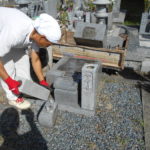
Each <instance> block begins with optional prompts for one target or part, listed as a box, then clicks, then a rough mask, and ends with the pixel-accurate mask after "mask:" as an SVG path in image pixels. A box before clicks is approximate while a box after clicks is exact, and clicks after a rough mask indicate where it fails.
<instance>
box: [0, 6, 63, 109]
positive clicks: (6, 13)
mask: <svg viewBox="0 0 150 150" xmlns="http://www.w3.org/2000/svg"><path fill="white" fill-rule="evenodd" d="M60 37H61V30H60V26H59V24H58V22H57V21H56V20H55V19H54V18H53V17H51V16H50V15H48V14H45V13H44V14H41V15H40V16H39V17H38V18H37V19H36V20H34V21H33V20H32V19H31V18H29V17H28V16H27V15H26V14H24V13H23V12H21V11H19V10H17V9H15V8H5V7H0V77H1V85H2V87H3V89H4V91H5V93H6V97H7V99H8V103H9V104H10V105H13V106H15V107H17V108H19V109H27V108H29V107H30V102H28V101H27V100H25V99H24V98H23V97H20V92H19V90H18V87H19V86H20V85H21V83H20V82H18V81H16V80H15V77H16V76H19V77H23V78H26V79H28V80H31V76H30V63H29V56H28V54H27V53H26V51H25V49H27V47H28V49H30V50H31V54H30V55H31V63H32V66H33V70H34V72H35V74H36V76H37V78H38V80H39V84H41V85H42V86H47V87H49V86H50V85H49V84H48V83H47V82H46V81H45V79H44V75H43V72H42V67H41V62H40V59H39V56H38V51H39V48H40V47H44V48H45V47H48V46H50V45H51V44H53V43H57V41H58V40H59V39H60Z"/></svg>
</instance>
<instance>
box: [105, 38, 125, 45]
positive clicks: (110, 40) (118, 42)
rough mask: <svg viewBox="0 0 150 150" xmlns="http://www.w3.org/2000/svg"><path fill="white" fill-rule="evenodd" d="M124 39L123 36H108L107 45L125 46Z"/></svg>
mask: <svg viewBox="0 0 150 150" xmlns="http://www.w3.org/2000/svg"><path fill="white" fill-rule="evenodd" d="M123 42H124V39H123V38H121V37H119V36H118V37H117V36H116V37H115V36H110V37H108V38H107V47H109V48H116V47H122V46H123Z"/></svg>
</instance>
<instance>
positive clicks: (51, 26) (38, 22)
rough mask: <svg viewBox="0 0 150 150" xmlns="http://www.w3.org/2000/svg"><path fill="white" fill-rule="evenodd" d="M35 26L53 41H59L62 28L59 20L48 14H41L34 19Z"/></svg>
mask: <svg viewBox="0 0 150 150" xmlns="http://www.w3.org/2000/svg"><path fill="white" fill-rule="evenodd" d="M33 26H34V28H35V29H36V31H37V32H38V33H39V34H41V35H44V36H45V37H46V39H47V40H48V41H50V42H52V43H57V42H58V40H59V39H60V38H61V30H60V26H59V24H58V22H57V20H56V19H54V18H53V17H52V16H50V15H48V14H45V13H43V14H40V16H39V17H38V18H36V19H35V20H34V22H33Z"/></svg>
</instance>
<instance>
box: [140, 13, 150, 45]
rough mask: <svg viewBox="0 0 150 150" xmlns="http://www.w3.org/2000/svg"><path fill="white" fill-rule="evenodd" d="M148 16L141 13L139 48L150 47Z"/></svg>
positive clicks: (149, 19) (149, 15) (149, 21)
mask: <svg viewBox="0 0 150 150" xmlns="http://www.w3.org/2000/svg"><path fill="white" fill-rule="evenodd" d="M149 17H150V14H149V13H147V12H146V13H143V14H142V19H141V25H140V31H139V33H140V34H139V43H140V46H144V47H150V18H149Z"/></svg>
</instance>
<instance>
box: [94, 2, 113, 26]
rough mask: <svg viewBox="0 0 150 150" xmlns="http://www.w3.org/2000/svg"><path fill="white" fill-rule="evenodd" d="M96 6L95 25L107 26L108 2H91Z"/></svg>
mask: <svg viewBox="0 0 150 150" xmlns="http://www.w3.org/2000/svg"><path fill="white" fill-rule="evenodd" d="M93 4H94V5H96V13H95V17H96V18H97V23H101V24H107V18H108V9H107V5H110V4H111V3H110V1H109V0H95V1H94V2H93Z"/></svg>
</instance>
